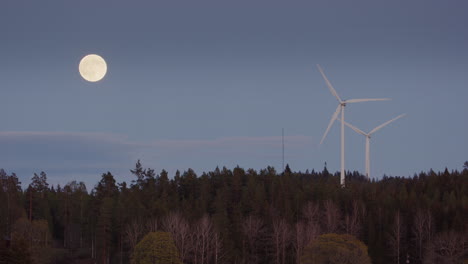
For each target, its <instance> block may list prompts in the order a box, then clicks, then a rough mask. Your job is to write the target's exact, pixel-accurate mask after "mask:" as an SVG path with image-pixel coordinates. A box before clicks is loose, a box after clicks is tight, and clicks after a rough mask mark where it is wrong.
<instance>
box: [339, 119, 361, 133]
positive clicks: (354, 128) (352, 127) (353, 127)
mask: <svg viewBox="0 0 468 264" xmlns="http://www.w3.org/2000/svg"><path fill="white" fill-rule="evenodd" d="M338 120H340V121H341V119H340V118H338ZM344 123H345V125H347V126H348V127H349V128H351V129H352V130H354V131H356V132H357V133H359V134H361V135H364V136H367V134H366V133H365V132H364V131H362V130H361V129H359V128H357V127H355V126H353V125H351V124H350V123H348V122H346V121H345V122H344Z"/></svg>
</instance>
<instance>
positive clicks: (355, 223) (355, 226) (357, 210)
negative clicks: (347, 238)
mask: <svg viewBox="0 0 468 264" xmlns="http://www.w3.org/2000/svg"><path fill="white" fill-rule="evenodd" d="M365 213H366V208H365V207H364V205H363V204H362V203H359V202H358V201H356V200H354V201H353V204H352V207H351V212H349V213H347V214H346V216H345V230H346V233H348V234H350V235H353V236H355V237H359V234H360V232H361V227H362V218H363V217H364V215H365Z"/></svg>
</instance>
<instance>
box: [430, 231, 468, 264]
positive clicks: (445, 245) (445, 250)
mask: <svg viewBox="0 0 468 264" xmlns="http://www.w3.org/2000/svg"><path fill="white" fill-rule="evenodd" d="M467 253H468V240H467V234H461V233H457V232H455V231H453V230H452V231H448V232H443V233H440V234H438V235H436V236H435V237H434V238H433V239H432V240H431V241H429V243H428V247H427V251H426V256H425V258H424V263H425V264H449V263H450V264H452V263H462V261H463V256H464V255H466V254H467Z"/></svg>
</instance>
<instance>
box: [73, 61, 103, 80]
mask: <svg viewBox="0 0 468 264" xmlns="http://www.w3.org/2000/svg"><path fill="white" fill-rule="evenodd" d="M78 70H79V71H80V75H81V77H83V79H85V80H87V81H88V82H97V81H99V80H101V79H102V78H104V76H105V75H106V72H107V64H106V61H105V60H104V59H103V58H102V57H101V56H99V55H96V54H89V55H86V56H84V57H83V59H81V61H80V65H79V66H78Z"/></svg>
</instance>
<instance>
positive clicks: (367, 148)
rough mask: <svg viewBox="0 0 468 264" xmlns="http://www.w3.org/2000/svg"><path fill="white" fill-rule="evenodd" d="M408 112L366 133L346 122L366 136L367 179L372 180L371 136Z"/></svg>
mask: <svg viewBox="0 0 468 264" xmlns="http://www.w3.org/2000/svg"><path fill="white" fill-rule="evenodd" d="M405 115H406V114H402V115H399V116H397V117H395V118H393V119H392V120H389V121H387V122H385V123H383V124H381V125H380V126H378V127H376V128H374V129H372V130H371V131H370V132H369V133H365V132H364V131H362V130H360V129H359V128H357V127H355V126H353V125H351V124H349V123H348V122H344V123H345V124H346V125H347V126H348V127H350V128H351V129H352V130H354V131H356V132H357V133H359V134H361V135H363V136H365V137H366V177H367V180H370V138H371V135H372V134H374V133H375V132H377V131H378V130H380V129H381V128H383V127H384V126H386V125H388V124H390V123H392V122H393V121H396V120H397V119H400V118H402V117H404V116H405Z"/></svg>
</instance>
